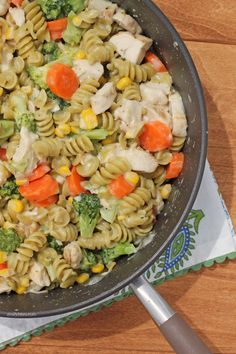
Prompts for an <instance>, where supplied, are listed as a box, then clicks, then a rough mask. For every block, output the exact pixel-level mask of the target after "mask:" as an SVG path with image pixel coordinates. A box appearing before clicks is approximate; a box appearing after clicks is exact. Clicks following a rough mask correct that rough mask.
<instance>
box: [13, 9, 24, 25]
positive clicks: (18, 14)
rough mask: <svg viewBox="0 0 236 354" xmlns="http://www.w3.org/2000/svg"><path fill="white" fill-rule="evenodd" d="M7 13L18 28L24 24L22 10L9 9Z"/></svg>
mask: <svg viewBox="0 0 236 354" xmlns="http://www.w3.org/2000/svg"><path fill="white" fill-rule="evenodd" d="M9 12H10V14H11V16H12V18H13V20H14V22H15V24H16V25H17V26H18V27H21V26H23V25H24V24H25V12H24V10H23V9H22V8H19V7H10V8H9Z"/></svg>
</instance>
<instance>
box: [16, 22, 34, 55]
mask: <svg viewBox="0 0 236 354" xmlns="http://www.w3.org/2000/svg"><path fill="white" fill-rule="evenodd" d="M15 41H16V48H17V50H18V55H19V56H21V57H22V59H27V58H28V57H29V55H30V54H31V53H33V52H34V51H35V50H36V48H35V45H34V42H33V38H32V37H31V35H30V33H29V30H28V23H27V22H26V23H25V24H24V25H23V26H21V27H19V28H18V29H17V30H16V32H15Z"/></svg>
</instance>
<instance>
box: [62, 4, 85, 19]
mask: <svg viewBox="0 0 236 354" xmlns="http://www.w3.org/2000/svg"><path fill="white" fill-rule="evenodd" d="M62 4H63V5H62V8H63V13H64V15H65V16H68V15H69V13H70V12H71V11H73V12H75V13H76V14H77V13H79V12H81V11H83V10H84V8H85V5H86V1H85V0H63V1H62Z"/></svg>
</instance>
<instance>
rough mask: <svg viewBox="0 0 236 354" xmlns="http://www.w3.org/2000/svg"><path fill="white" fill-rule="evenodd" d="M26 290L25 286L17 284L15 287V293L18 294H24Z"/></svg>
mask: <svg viewBox="0 0 236 354" xmlns="http://www.w3.org/2000/svg"><path fill="white" fill-rule="evenodd" d="M25 292H26V287H25V286H21V285H20V286H18V287H17V288H16V293H17V294H18V295H22V294H24V293H25Z"/></svg>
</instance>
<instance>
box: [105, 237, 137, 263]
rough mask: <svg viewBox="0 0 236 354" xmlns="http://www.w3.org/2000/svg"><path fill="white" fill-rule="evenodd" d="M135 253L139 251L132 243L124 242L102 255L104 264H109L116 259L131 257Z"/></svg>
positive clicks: (108, 249) (107, 249)
mask: <svg viewBox="0 0 236 354" xmlns="http://www.w3.org/2000/svg"><path fill="white" fill-rule="evenodd" d="M135 252H137V250H136V248H135V247H134V245H133V244H132V243H130V242H124V243H118V244H117V245H116V246H115V247H113V248H105V249H103V250H102V251H101V252H100V255H101V257H102V260H103V262H104V264H108V263H110V262H111V261H114V260H115V259H117V258H119V257H121V256H125V255H130V254H133V253H135Z"/></svg>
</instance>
